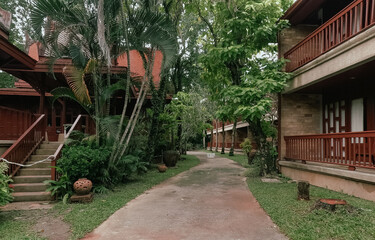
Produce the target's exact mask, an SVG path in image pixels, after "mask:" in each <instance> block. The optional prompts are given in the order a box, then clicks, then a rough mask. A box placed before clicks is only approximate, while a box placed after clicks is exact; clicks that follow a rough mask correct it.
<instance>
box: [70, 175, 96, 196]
mask: <svg viewBox="0 0 375 240" xmlns="http://www.w3.org/2000/svg"><path fill="white" fill-rule="evenodd" d="M73 189H74V192H75V193H77V194H78V195H86V194H88V193H89V192H90V191H91V189H92V182H91V181H90V180H88V179H87V178H80V179H78V180H77V181H76V182H75V183H74V184H73Z"/></svg>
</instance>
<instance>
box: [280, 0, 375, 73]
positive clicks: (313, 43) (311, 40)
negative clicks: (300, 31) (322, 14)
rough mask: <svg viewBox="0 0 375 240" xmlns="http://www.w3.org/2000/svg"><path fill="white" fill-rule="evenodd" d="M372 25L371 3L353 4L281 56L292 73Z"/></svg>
mask: <svg viewBox="0 0 375 240" xmlns="http://www.w3.org/2000/svg"><path fill="white" fill-rule="evenodd" d="M374 24H375V0H357V1H353V2H352V3H351V4H349V5H348V6H347V7H345V8H344V9H343V10H341V11H340V12H339V13H337V14H336V15H335V16H334V17H332V18H331V19H330V20H328V21H327V22H326V23H324V24H323V25H321V26H320V27H319V28H317V29H316V30H315V31H313V32H312V33H311V34H309V35H308V36H307V37H306V38H305V39H304V40H302V41H301V42H299V43H298V44H297V45H296V46H294V47H293V48H291V49H290V50H289V51H287V52H286V53H285V54H284V58H285V59H288V60H290V61H289V62H288V63H287V64H286V71H287V72H292V71H294V70H296V69H297V68H299V67H301V66H303V65H305V64H306V63H308V62H310V61H312V60H314V59H315V58H317V57H319V56H321V55H322V54H324V53H326V52H328V51H329V50H331V49H332V48H334V47H336V46H338V45H340V44H341V43H343V42H345V41H347V40H348V39H350V38H352V37H353V36H356V35H357V34H358V33H360V32H363V31H364V30H366V29H368V28H369V27H371V26H373V25H374Z"/></svg>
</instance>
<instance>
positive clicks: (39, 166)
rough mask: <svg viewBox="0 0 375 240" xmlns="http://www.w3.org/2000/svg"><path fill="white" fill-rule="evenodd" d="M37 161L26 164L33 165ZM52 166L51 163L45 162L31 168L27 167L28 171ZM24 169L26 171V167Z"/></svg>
mask: <svg viewBox="0 0 375 240" xmlns="http://www.w3.org/2000/svg"><path fill="white" fill-rule="evenodd" d="M36 162H37V161H28V162H26V164H33V163H36ZM50 166H51V162H49V161H45V162H41V163H38V164H35V165H33V166H31V167H27V168H28V169H32V168H49V167H50ZM22 169H26V167H24V168H22Z"/></svg>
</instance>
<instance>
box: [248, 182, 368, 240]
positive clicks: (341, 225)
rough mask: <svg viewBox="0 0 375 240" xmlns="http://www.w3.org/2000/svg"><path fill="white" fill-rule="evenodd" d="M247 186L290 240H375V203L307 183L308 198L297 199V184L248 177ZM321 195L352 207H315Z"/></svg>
mask: <svg viewBox="0 0 375 240" xmlns="http://www.w3.org/2000/svg"><path fill="white" fill-rule="evenodd" d="M248 186H249V188H250V190H251V192H252V193H253V195H254V196H255V198H256V199H257V200H258V202H259V203H260V205H261V206H262V208H263V209H264V210H265V211H266V212H267V213H268V214H269V216H270V217H271V218H272V220H273V221H274V223H276V224H277V225H278V226H279V228H280V230H281V231H282V232H284V233H285V234H286V235H287V236H288V237H289V238H290V239H295V240H300V239H301V240H303V239H306V240H307V239H308V240H310V239H311V240H314V239H361V240H362V239H375V204H374V202H371V201H367V200H363V199H359V198H356V197H352V196H349V195H346V194H343V193H339V192H335V191H330V190H327V189H324V188H320V187H315V186H310V196H311V200H310V201H298V200H297V186H296V183H287V181H286V180H284V181H283V183H263V182H262V181H260V179H259V178H249V179H248ZM320 198H336V199H344V200H346V201H347V202H348V204H350V205H351V206H353V208H349V209H348V208H347V207H338V208H337V210H336V211H335V212H330V211H328V210H325V209H314V205H315V203H316V201H317V200H318V199H320Z"/></svg>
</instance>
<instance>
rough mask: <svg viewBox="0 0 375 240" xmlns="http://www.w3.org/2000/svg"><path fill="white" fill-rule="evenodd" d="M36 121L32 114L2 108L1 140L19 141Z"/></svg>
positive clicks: (0, 117) (0, 121) (0, 118)
mask: <svg viewBox="0 0 375 240" xmlns="http://www.w3.org/2000/svg"><path fill="white" fill-rule="evenodd" d="M35 120H36V118H35V116H34V115H33V114H31V113H28V112H24V111H19V110H16V109H12V108H6V107H1V106H0V140H17V139H18V138H19V137H20V136H21V135H22V134H23V133H24V132H25V131H26V129H28V128H29V127H30V126H31V124H33V122H34V121H35Z"/></svg>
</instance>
